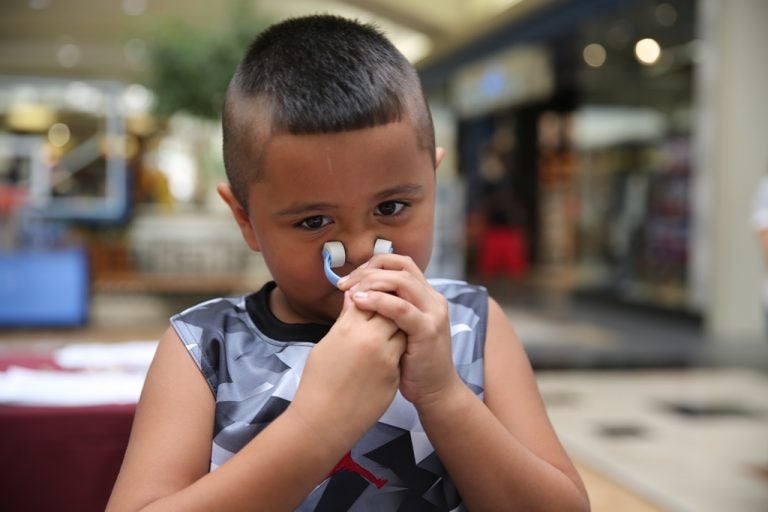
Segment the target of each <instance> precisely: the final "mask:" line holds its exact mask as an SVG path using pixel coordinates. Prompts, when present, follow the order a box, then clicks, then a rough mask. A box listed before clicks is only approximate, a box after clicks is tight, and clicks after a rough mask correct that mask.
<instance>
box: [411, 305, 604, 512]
mask: <svg viewBox="0 0 768 512" xmlns="http://www.w3.org/2000/svg"><path fill="white" fill-rule="evenodd" d="M489 306H490V307H489V319H488V334H487V337H486V345H485V399H484V402H485V403H483V402H482V401H481V400H480V399H479V398H478V397H477V396H476V395H475V394H474V393H472V391H471V390H470V389H469V388H467V387H466V386H465V385H464V384H463V382H461V381H460V380H459V381H458V382H456V383H455V386H454V387H453V388H452V389H451V390H450V391H448V392H446V393H445V394H444V395H442V396H440V397H439V398H437V397H435V399H434V400H432V401H431V402H429V403H428V404H425V405H423V406H422V407H420V408H419V418H420V419H421V422H422V425H423V426H424V430H425V431H426V432H427V434H428V436H429V438H430V440H431V441H432V444H433V445H434V446H435V450H436V451H437V452H438V454H439V455H440V460H441V461H442V462H443V463H444V464H445V466H446V468H447V469H448V472H449V473H450V474H451V476H452V477H453V479H454V480H455V482H456V485H457V486H458V488H459V490H460V492H461V495H462V497H463V498H464V500H465V501H466V503H467V506H468V508H469V509H470V510H473V511H482V510H506V509H509V508H513V509H515V510H526V511H536V510H542V511H553V510H568V511H583V510H589V502H588V498H587V494H586V490H585V488H584V486H583V484H582V482H581V478H580V477H579V475H578V473H577V471H576V469H575V468H574V466H573V464H572V463H571V461H570V459H569V458H568V455H567V454H566V453H565V451H564V450H563V448H562V446H561V445H560V442H559V441H558V439H557V436H556V434H555V432H554V430H553V428H552V425H551V424H550V422H549V419H548V417H547V414H546V411H545V408H544V404H543V402H542V400H541V396H540V394H539V391H538V387H537V385H536V382H535V378H534V375H533V372H532V370H531V367H530V364H529V362H528V358H527V356H526V354H525V352H524V350H523V348H522V346H521V344H520V343H519V341H518V339H517V336H516V335H515V333H514V331H513V330H512V328H511V326H510V324H509V322H508V320H507V318H506V315H505V314H504V312H503V310H502V309H501V308H500V307H499V306H498V304H496V302H495V301H493V300H489Z"/></svg>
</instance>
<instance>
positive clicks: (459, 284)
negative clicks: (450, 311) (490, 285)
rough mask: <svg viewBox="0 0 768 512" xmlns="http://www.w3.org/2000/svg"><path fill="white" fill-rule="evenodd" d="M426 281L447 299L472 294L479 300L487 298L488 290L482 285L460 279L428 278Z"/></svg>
mask: <svg viewBox="0 0 768 512" xmlns="http://www.w3.org/2000/svg"><path fill="white" fill-rule="evenodd" d="M427 281H428V282H429V284H430V285H431V286H432V288H434V289H435V291H437V292H438V293H440V294H441V295H443V296H444V297H445V298H446V299H448V301H451V300H453V299H460V298H461V297H465V296H474V297H475V298H476V299H481V300H483V299H484V300H487V298H488V291H487V290H486V289H485V288H484V287H483V286H479V285H475V284H470V283H468V282H466V281H462V280H460V279H444V278H430V279H427Z"/></svg>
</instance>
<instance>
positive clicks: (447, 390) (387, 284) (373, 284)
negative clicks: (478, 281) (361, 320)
mask: <svg viewBox="0 0 768 512" xmlns="http://www.w3.org/2000/svg"><path fill="white" fill-rule="evenodd" d="M339 288H340V289H342V290H349V292H350V295H351V297H352V300H353V301H354V302H355V304H356V305H357V307H358V308H360V309H363V310H366V311H372V312H376V313H378V314H380V315H382V316H384V317H387V318H389V319H391V320H392V321H393V322H394V323H395V324H397V326H398V327H399V328H400V329H401V330H402V331H404V332H405V334H406V335H407V338H408V343H407V346H406V349H405V353H404V354H403V357H402V359H401V362H400V368H401V374H400V391H401V392H402V394H403V396H404V397H405V398H406V399H408V400H409V401H410V402H411V403H413V404H414V405H415V406H416V408H417V409H418V410H420V411H421V410H422V408H424V407H429V406H430V405H431V404H433V403H437V402H440V401H441V400H443V399H447V398H448V396H449V395H450V394H451V393H452V392H453V391H455V390H456V389H458V388H457V386H460V385H461V384H462V382H461V379H460V378H459V375H458V373H457V372H456V368H455V367H454V365H453V359H452V355H451V327H450V322H449V319H448V305H447V302H446V300H445V297H443V296H442V295H440V294H439V293H437V292H436V291H435V290H434V289H433V288H432V286H430V284H429V283H428V282H427V279H426V278H425V277H424V274H423V273H422V272H421V270H420V269H419V268H418V266H416V264H415V263H414V262H413V260H412V259H411V258H409V257H407V256H401V255H397V254H387V255H379V256H374V257H373V258H372V259H371V260H370V261H369V262H368V263H367V264H366V265H364V266H362V267H360V268H357V269H355V270H354V271H353V272H352V273H351V274H350V275H349V277H348V278H347V279H344V280H342V282H340V284H339Z"/></svg>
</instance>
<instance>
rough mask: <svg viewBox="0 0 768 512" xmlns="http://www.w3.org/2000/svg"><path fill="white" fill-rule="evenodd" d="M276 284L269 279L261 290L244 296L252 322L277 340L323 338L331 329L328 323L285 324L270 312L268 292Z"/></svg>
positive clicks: (270, 291) (305, 340)
mask: <svg viewBox="0 0 768 512" xmlns="http://www.w3.org/2000/svg"><path fill="white" fill-rule="evenodd" d="M276 286H277V284H276V283H275V282H274V281H269V282H268V283H266V284H265V285H264V286H262V287H261V290H259V291H257V292H256V293H252V294H251V295H249V296H248V297H246V298H245V309H246V310H247V311H248V315H249V316H250V317H251V320H253V323H254V324H256V325H257V326H259V329H261V331H262V332H263V333H264V334H266V335H267V336H269V337H270V338H272V339H274V340H277V341H304V342H307V341H308V342H310V343H317V342H318V341H320V340H321V339H323V338H324V337H325V335H326V334H328V331H329V330H330V329H331V326H330V325H323V324H313V323H306V324H287V323H285V322H283V321H281V320H280V319H278V318H277V317H276V316H275V315H274V314H273V313H272V310H270V309H269V294H270V293H272V290H274V289H275V287H276Z"/></svg>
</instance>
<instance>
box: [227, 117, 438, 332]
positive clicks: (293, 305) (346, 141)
mask: <svg viewBox="0 0 768 512" xmlns="http://www.w3.org/2000/svg"><path fill="white" fill-rule="evenodd" d="M262 163H263V167H262V171H263V174H262V178H261V179H260V180H259V181H257V182H255V183H253V184H252V185H251V188H250V190H249V210H250V211H249V212H248V214H247V215H246V214H245V212H243V211H242V209H239V212H238V208H239V206H238V205H237V203H236V202H235V201H233V199H232V197H231V193H229V194H228V192H227V190H226V187H225V190H220V192H221V193H222V196H223V197H224V199H225V200H226V201H227V202H228V203H229V204H230V207H231V208H232V210H233V213H234V214H235V218H236V220H237V221H238V224H239V225H240V228H241V230H242V232H243V235H244V237H245V239H246V242H247V243H248V244H249V246H250V247H251V248H252V249H253V250H256V251H260V252H261V253H262V255H263V256H264V260H265V262H266V264H267V266H268V267H269V269H270V271H271V273H272V276H273V278H274V279H275V281H276V282H277V285H278V288H277V289H276V290H275V291H274V292H273V294H272V298H271V300H270V305H271V306H272V310H273V312H274V314H275V315H276V316H277V317H278V318H279V319H281V320H283V321H286V322H302V321H304V322H306V321H314V322H326V323H327V322H332V321H333V320H335V319H336V317H337V316H338V314H339V312H340V311H341V305H342V301H343V295H342V293H341V292H340V291H338V290H337V289H336V288H335V287H334V286H332V285H331V284H330V283H329V282H328V281H327V280H326V278H325V275H324V273H323V262H322V257H321V254H322V247H323V244H324V243H325V242H328V241H331V240H339V241H341V242H342V243H343V244H344V248H345V249H346V256H347V261H346V263H345V264H344V266H343V267H340V268H336V269H334V271H335V272H336V273H337V274H339V275H346V274H348V273H349V272H351V271H352V270H353V269H354V268H356V267H357V266H359V265H362V264H363V263H365V262H366V261H368V260H369V259H370V258H371V256H372V252H373V245H374V242H375V240H376V239H377V238H384V239H387V240H390V241H391V242H392V245H393V247H394V250H395V252H396V253H398V254H402V255H407V256H410V257H411V258H412V259H413V260H414V261H415V262H416V264H417V265H418V266H419V268H421V269H422V271H423V270H424V269H425V268H426V266H427V263H428V262H429V258H430V254H431V250H432V227H433V219H434V203H435V175H434V169H433V167H432V159H431V157H430V155H429V154H428V152H427V151H425V150H424V149H423V148H422V147H419V144H418V142H417V137H416V133H415V131H414V128H413V126H412V125H411V124H410V123H409V122H407V121H401V122H396V123H389V124H386V125H382V126H376V127H373V128H365V129H361V130H354V131H349V132H341V133H329V134H312V135H290V134H280V135H276V136H273V137H272V138H271V139H270V141H269V143H268V145H267V148H266V150H265V152H264V153H263V159H262ZM228 195H229V197H227V196H228Z"/></svg>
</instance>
